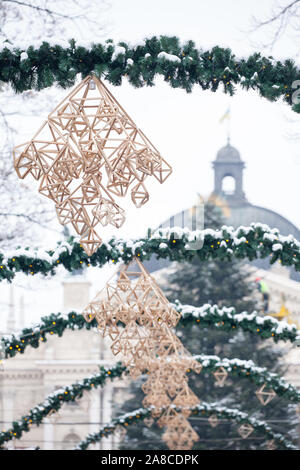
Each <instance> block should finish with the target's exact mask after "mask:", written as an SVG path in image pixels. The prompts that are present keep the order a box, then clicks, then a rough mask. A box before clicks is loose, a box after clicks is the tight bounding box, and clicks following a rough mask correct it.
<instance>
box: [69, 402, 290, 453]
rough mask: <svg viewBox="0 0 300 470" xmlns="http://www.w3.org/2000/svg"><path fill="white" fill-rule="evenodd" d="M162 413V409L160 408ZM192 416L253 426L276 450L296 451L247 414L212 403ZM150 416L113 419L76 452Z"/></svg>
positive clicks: (145, 411) (143, 412)
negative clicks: (213, 417) (275, 446)
mask: <svg viewBox="0 0 300 470" xmlns="http://www.w3.org/2000/svg"><path fill="white" fill-rule="evenodd" d="M175 409H176V410H177V411H180V407H175ZM162 411H163V408H162ZM191 412H192V416H199V415H201V416H207V417H209V416H211V415H216V416H217V417H218V418H220V419H228V420H232V421H235V422H236V423H237V424H238V425H241V424H244V423H247V424H250V425H251V426H253V428H254V430H255V431H257V432H259V433H260V434H263V435H265V436H266V437H267V439H268V440H274V442H275V443H276V444H277V446H278V449H289V450H297V447H296V446H294V444H293V443H292V442H291V441H289V440H288V439H286V438H285V437H284V436H283V435H282V434H279V433H274V432H273V431H272V429H271V428H270V426H268V424H267V423H265V422H264V421H262V420H257V419H256V418H253V417H250V416H249V415H248V414H247V413H243V412H242V411H239V410H236V409H230V408H226V407H221V406H217V405H215V404H214V403H204V402H202V403H200V404H199V405H197V406H194V407H193V408H191ZM150 416H151V408H139V409H137V410H134V411H132V412H131V413H126V414H124V415H122V416H120V417H118V418H116V419H113V420H112V422H111V423H110V424H108V425H107V426H104V427H103V428H102V429H100V431H98V432H95V433H92V434H88V435H87V437H86V438H85V439H84V440H82V441H81V442H80V443H79V444H78V445H77V446H76V448H75V449H76V450H86V449H87V448H88V447H89V446H90V445H91V444H95V443H97V442H99V441H100V440H101V439H102V438H103V437H108V436H109V435H111V434H113V433H114V432H115V430H116V428H117V427H118V426H122V427H124V428H125V429H126V428H127V427H128V426H130V425H132V424H135V423H138V422H140V421H144V419H145V418H149V417H150Z"/></svg>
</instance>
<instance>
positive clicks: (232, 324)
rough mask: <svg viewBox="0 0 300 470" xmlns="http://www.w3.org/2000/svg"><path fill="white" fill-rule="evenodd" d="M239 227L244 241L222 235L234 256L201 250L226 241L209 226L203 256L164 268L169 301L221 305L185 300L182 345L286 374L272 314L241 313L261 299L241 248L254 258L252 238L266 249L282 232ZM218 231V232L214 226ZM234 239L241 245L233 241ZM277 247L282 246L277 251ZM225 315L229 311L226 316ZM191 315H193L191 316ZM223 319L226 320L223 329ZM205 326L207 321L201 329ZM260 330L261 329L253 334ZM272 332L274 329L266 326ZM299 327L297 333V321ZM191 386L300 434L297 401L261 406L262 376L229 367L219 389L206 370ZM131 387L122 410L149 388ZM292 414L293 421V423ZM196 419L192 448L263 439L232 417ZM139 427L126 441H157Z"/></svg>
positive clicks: (249, 445)
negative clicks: (250, 378)
mask: <svg viewBox="0 0 300 470" xmlns="http://www.w3.org/2000/svg"><path fill="white" fill-rule="evenodd" d="M205 215H206V217H208V218H209V219H210V220H209V224H211V222H212V218H213V219H214V222H215V226H218V225H219V226H220V225H222V218H221V217H220V215H218V214H217V213H215V209H213V208H212V207H206V212H205ZM253 227H254V225H253ZM255 227H256V229H258V232H260V230H263V231H264V228H263V227H262V226H258V225H256V226H255ZM239 230H240V231H241V232H243V237H244V239H243V241H242V242H241V243H240V240H237V241H236V236H230V234H229V230H228V229H222V232H223V234H224V235H225V237H224V238H223V240H224V239H225V242H226V246H228V245H229V244H230V246H231V249H233V252H234V254H235V258H232V259H231V261H230V262H227V263H226V262H224V258H223V260H222V256H220V257H219V256H214V255H212V256H211V257H209V258H207V257H206V255H204V254H203V252H206V253H207V252H208V251H209V249H210V248H211V249H214V248H215V246H216V245H217V246H220V245H221V243H222V242H220V240H218V238H217V237H215V235H214V233H213V231H212V230H208V231H206V232H205V230H204V232H205V242H204V246H203V248H202V250H199V253H198V256H195V257H194V258H193V259H192V260H191V261H190V262H189V263H182V264H176V269H175V270H174V272H173V271H172V270H170V271H169V272H168V274H166V276H168V277H167V280H168V284H167V287H165V288H164V292H165V293H166V295H167V296H168V298H169V299H170V300H173V301H174V300H175V299H179V301H180V302H184V303H188V304H195V303H196V304H198V303H199V305H201V304H205V303H208V302H213V303H215V304H217V306H214V307H213V308H211V307H210V306H205V305H204V306H203V307H202V308H200V309H195V308H193V307H190V309H189V308H188V307H187V306H186V305H185V306H182V310H181V311H182V312H183V315H182V320H181V322H180V323H179V324H178V327H177V330H176V332H177V335H178V336H179V338H180V340H181V341H182V343H183V344H184V346H185V347H186V348H187V349H188V351H189V352H191V353H192V354H199V352H201V354H204V355H208V356H213V355H215V354H218V355H220V356H221V357H226V358H228V359H229V360H230V359H231V360H233V359H235V358H239V359H240V360H246V361H247V360H249V359H252V360H254V361H255V362H256V363H257V364H259V365H260V366H264V367H266V368H267V369H268V370H269V371H273V372H277V373H278V372H280V373H282V372H283V368H282V367H280V363H281V357H282V355H283V350H282V348H281V349H279V348H277V349H275V348H274V347H271V344H270V343H269V342H263V338H264V323H265V321H267V322H268V321H269V320H268V319H267V318H264V317H261V316H259V315H257V314H256V315H255V320H254V322H253V318H249V317H248V316H247V315H243V314H240V315H238V314H236V313H235V312H236V311H243V310H244V309H249V308H250V309H251V310H252V309H253V308H255V306H256V302H255V301H254V300H253V289H254V288H255V287H254V286H253V285H252V284H251V283H250V282H249V280H248V277H249V273H248V272H247V269H246V268H245V266H244V265H243V264H242V263H241V261H239V258H242V257H243V256H242V250H245V251H244V253H245V252H247V253H248V255H249V256H248V258H249V259H251V255H250V251H249V250H251V251H252V249H253V248H254V244H256V243H257V245H256V246H257V247H260V249H262V248H261V247H262V246H263V244H264V243H265V242H266V241H267V240H268V242H271V243H272V241H273V242H275V241H276V242H277V243H278V240H276V238H277V236H276V234H273V236H269V235H267V236H265V235H263V234H262V233H261V232H260V235H259V238H260V241H258V239H257V238H256V237H257V235H258V232H256V234H255V235H254V233H253V232H252V233H251V230H250V231H249V230H248V228H245V229H242V228H241V229H238V230H237V232H238V233H240V234H241V232H239ZM215 233H220V232H218V231H216V232H215ZM226 233H227V235H226ZM206 236H208V240H209V242H208V243H206V240H207V239H206ZM208 240H207V241H208ZM179 242H180V241H179ZM232 242H233V243H232ZM234 245H235V246H236V248H233V246H234ZM224 248H225V247H224ZM220 249H221V247H220ZM225 249H226V248H225ZM271 251H272V250H271ZM275 253H277V252H276V251H275ZM204 259H205V260H207V259H209V261H208V262H206V263H203V261H204ZM170 272H171V274H170ZM226 305H231V306H232V307H233V309H234V310H233V312H234V313H233V317H231V311H230V310H231V309H229V311H228V310H227V313H228V315H226ZM177 307H178V309H179V311H180V303H178V304H177ZM206 308H207V309H208V311H209V312H210V313H209V315H208V317H209V322H208V323H206V318H207V317H206V315H205V309H206ZM214 309H215V311H214V313H213V310H214ZM220 313H221V314H220ZM186 315H187V316H186ZM211 316H213V317H214V322H215V324H216V325H218V327H217V330H216V329H211V326H210V320H211V318H210V317H211ZM190 317H192V318H193V320H191V319H190ZM224 317H225V318H226V320H225V321H224ZM187 318H188V320H187V321H186V319H187ZM185 321H186V323H185ZM225 323H226V327H225V328H224V324H225ZM239 323H241V324H243V327H242V329H239V330H238V331H237V328H236V327H237V325H238V324H239ZM271 323H272V320H271ZM199 325H202V328H201V330H200V331H199ZM239 326H240V325H239ZM269 326H271V324H270V325H269ZM248 327H249V329H248ZM288 329H290V328H288ZM255 331H256V334H252V333H255ZM267 331H268V328H266V332H267ZM278 331H280V328H278ZM293 331H294V333H296V335H297V330H296V328H294V329H293ZM273 334H274V335H275V334H276V333H275V332H274V329H273V328H272V327H271V330H269V331H268V333H267V335H269V337H270V336H271V335H273ZM236 361H238V359H236ZM189 385H190V387H191V388H192V390H193V391H194V392H195V393H196V395H197V396H198V397H199V400H203V399H204V400H205V401H207V402H209V403H216V404H226V406H230V407H232V408H234V409H238V410H243V411H246V412H247V413H248V414H249V415H253V416H255V417H257V418H259V419H265V420H266V421H268V420H270V419H275V420H276V421H278V423H276V424H275V425H274V426H275V427H276V429H277V430H280V432H282V433H283V434H284V435H288V436H290V437H291V436H293V437H295V435H296V433H295V427H296V420H295V409H294V407H293V406H292V405H291V406H290V407H286V406H283V404H282V402H281V399H280V398H278V397H276V398H274V399H273V400H272V405H269V406H267V407H261V406H260V405H259V403H258V400H257V397H256V395H255V392H256V390H257V383H255V382H253V383H250V384H247V386H245V383H244V381H243V380H242V376H241V375H238V376H235V375H232V374H231V376H230V379H229V380H228V379H227V380H226V382H225V385H224V387H222V388H220V387H216V386H215V380H214V377H213V376H212V374H211V373H208V371H207V370H206V369H204V370H203V372H202V373H201V374H199V376H198V375H196V374H193V375H191V377H190V380H189ZM131 394H132V397H131V399H130V400H129V402H128V403H127V402H126V403H124V405H123V406H122V409H121V411H122V412H124V411H127V410H128V409H129V407H130V406H132V404H133V402H135V404H138V405H139V404H140V405H141V404H142V400H143V395H142V393H141V392H140V391H138V390H137V388H136V387H133V386H132V388H131ZM287 417H288V418H287ZM288 419H289V420H290V422H287V421H288ZM284 420H286V422H284ZM191 423H192V424H193V427H194V428H195V430H196V432H198V434H199V436H200V439H199V442H197V443H196V444H195V446H194V448H198V449H259V448H261V446H262V444H263V443H262V442H261V441H260V440H257V439H256V436H255V435H253V436H250V437H249V438H248V439H247V440H243V439H241V438H239V436H238V435H237V433H236V430H234V429H232V427H231V426H230V424H229V423H226V422H225V423H223V422H222V423H220V425H219V426H218V427H216V428H211V427H210V425H209V423H208V422H207V420H200V419H193V420H192V421H191ZM157 431H158V430H153V435H152V437H151V439H152V440H153V442H157V440H158V437H160V431H158V432H157ZM140 433H141V429H136V428H134V429H133V428H132V429H130V430H129V431H128V439H127V441H126V442H125V444H124V446H127V448H137V449H150V448H153V447H151V446H152V444H151V442H150V441H149V443H147V441H146V436H145V434H144V438H142V439H141V442H142V443H139V437H138V436H139V435H140ZM155 445H156V444H155ZM133 446H134V447H133ZM154 448H155V447H154Z"/></svg>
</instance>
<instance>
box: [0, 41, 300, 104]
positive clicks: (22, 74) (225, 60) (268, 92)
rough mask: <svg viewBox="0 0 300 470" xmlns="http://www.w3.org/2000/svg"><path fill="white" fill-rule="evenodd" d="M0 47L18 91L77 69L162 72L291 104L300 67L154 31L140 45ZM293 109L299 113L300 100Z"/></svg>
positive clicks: (115, 73) (137, 76)
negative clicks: (201, 46) (252, 91)
mask: <svg viewBox="0 0 300 470" xmlns="http://www.w3.org/2000/svg"><path fill="white" fill-rule="evenodd" d="M1 49H2V50H1V51H0V81H2V82H5V83H10V84H11V85H12V86H13V88H14V90H15V91H16V92H22V91H24V90H29V89H36V90H41V89H43V88H45V87H49V86H51V85H53V84H54V83H57V84H59V85H60V86H62V87H64V88H67V87H69V86H72V85H73V84H74V82H75V78H76V74H78V73H80V74H81V75H82V76H86V75H88V74H89V73H91V72H94V73H95V74H96V75H97V76H99V77H103V78H105V79H106V80H108V81H109V82H110V83H112V84H113V85H121V83H122V78H123V77H127V78H128V80H129V82H130V83H131V84H132V85H133V86H134V87H142V86H153V85H154V84H155V82H154V80H155V77H156V76H157V75H161V76H163V77H164V79H165V81H166V82H167V83H169V84H170V86H172V87H173V88H183V89H185V90H186V91H187V92H191V91H192V88H193V86H194V85H199V86H200V87H201V88H202V89H203V90H207V89H208V90H211V91H216V90H217V89H218V88H219V86H220V85H222V86H223V90H224V92H225V93H229V94H230V95H233V94H234V92H235V85H236V84H239V85H240V86H242V87H243V88H244V89H246V90H248V89H255V90H257V91H258V92H259V94H260V95H261V96H264V97H265V98H267V99H268V100H271V101H275V100H277V99H278V98H280V97H282V98H283V99H284V101H286V102H287V103H288V104H290V105H292V104H293V100H292V95H293V93H294V92H295V89H294V86H293V84H294V81H295V80H297V79H299V77H300V72H299V70H298V69H297V67H296V65H295V63H294V61H293V60H290V59H287V60H285V61H284V62H280V61H276V60H274V59H273V58H272V57H263V56H261V54H260V53H254V54H252V55H250V56H249V57H248V58H237V57H235V55H234V54H233V53H232V51H231V50H230V49H229V48H227V49H224V48H221V47H218V46H216V47H214V48H212V49H211V50H202V49H198V48H197V47H196V46H195V43H194V42H193V41H187V42H186V43H184V44H181V43H180V40H179V39H178V38H177V37H168V36H160V37H156V36H153V37H151V38H148V39H145V40H144V41H141V42H139V43H138V44H135V45H131V44H129V43H126V42H119V43H118V44H114V42H113V41H112V40H107V41H106V42H104V43H103V44H87V43H86V42H84V43H82V42H79V41H77V42H75V41H74V40H70V41H69V42H67V41H63V42H62V41H57V40H56V39H55V40H54V41H53V42H52V43H49V42H43V43H42V44H31V45H29V44H27V45H26V44H24V42H23V41H22V42H20V44H17V43H16V44H14V45H12V44H10V43H9V42H3V43H2V45H1ZM293 109H294V110H295V111H296V112H300V105H299V104H294V106H293Z"/></svg>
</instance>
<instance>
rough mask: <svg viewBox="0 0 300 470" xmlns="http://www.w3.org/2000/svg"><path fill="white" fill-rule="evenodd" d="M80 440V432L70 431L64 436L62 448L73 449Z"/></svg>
mask: <svg viewBox="0 0 300 470" xmlns="http://www.w3.org/2000/svg"><path fill="white" fill-rule="evenodd" d="M80 441H81V439H80V437H79V436H78V434H75V433H74V432H73V433H70V434H68V435H67V436H65V437H64V439H63V442H62V448H63V450H72V449H73V448H74V447H75V446H76V444H78V443H79V442H80Z"/></svg>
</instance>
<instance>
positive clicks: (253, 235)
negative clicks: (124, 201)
mask: <svg viewBox="0 0 300 470" xmlns="http://www.w3.org/2000/svg"><path fill="white" fill-rule="evenodd" d="M200 246H201V248H199V247H200ZM151 255H156V257H157V258H165V259H169V260H171V261H179V262H182V261H190V260H192V259H193V258H194V257H195V256H198V257H199V258H200V259H201V260H202V261H205V260H208V259H210V258H214V259H215V258H218V259H220V260H224V261H225V260H227V261H228V260H230V259H232V257H233V256H235V257H236V258H248V259H249V260H253V259H255V258H258V257H260V258H266V257H267V256H269V257H270V263H271V264H272V263H275V261H277V260H279V261H280V262H281V263H282V264H283V265H285V266H294V267H295V269H296V270H297V271H300V242H299V241H297V240H296V239H295V238H294V237H293V236H292V235H289V236H282V235H280V233H279V231H278V229H276V228H274V229H270V227H268V226H267V225H264V224H259V223H255V224H251V226H250V227H243V226H241V227H238V228H237V229H233V228H232V227H227V226H223V227H222V228H221V229H220V230H212V229H205V230H197V231H194V232H192V231H190V230H189V229H187V228H184V229H181V228H178V227H174V228H172V229H162V230H157V231H155V232H154V233H152V234H151V231H150V230H149V236H148V237H146V238H140V239H138V240H122V239H116V238H112V239H111V240H110V241H109V242H107V243H103V244H102V245H101V246H100V248H99V249H98V250H97V252H96V253H94V254H93V255H92V256H91V257H88V256H87V254H86V253H85V252H84V250H83V248H82V247H81V246H80V245H79V244H78V243H76V242H74V240H72V239H70V240H69V241H68V242H63V243H59V244H58V246H57V247H56V249H54V250H49V251H42V250H32V249H30V248H17V249H16V250H14V251H12V252H10V253H7V254H6V255H4V254H2V253H0V280H2V279H7V280H8V281H11V280H12V279H13V278H14V276H15V273H16V272H23V273H25V274H27V275H35V274H37V273H42V274H44V275H47V274H49V273H50V274H52V275H53V274H55V270H56V268H57V267H58V266H63V267H64V268H65V269H67V270H68V271H73V270H75V269H80V268H82V267H84V266H99V267H101V266H104V265H105V264H106V263H108V262H112V263H116V262H118V261H123V262H124V263H129V262H130V261H131V260H132V259H133V258H134V257H135V256H138V257H139V258H140V259H141V260H144V259H149V258H150V257H151Z"/></svg>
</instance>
